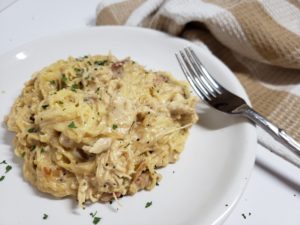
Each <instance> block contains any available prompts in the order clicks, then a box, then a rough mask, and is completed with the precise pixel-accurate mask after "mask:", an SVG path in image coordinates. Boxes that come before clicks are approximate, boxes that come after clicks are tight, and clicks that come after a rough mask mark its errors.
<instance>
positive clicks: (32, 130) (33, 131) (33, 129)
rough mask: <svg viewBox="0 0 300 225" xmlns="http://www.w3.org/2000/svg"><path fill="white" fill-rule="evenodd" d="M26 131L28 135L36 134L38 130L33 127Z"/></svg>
mask: <svg viewBox="0 0 300 225" xmlns="http://www.w3.org/2000/svg"><path fill="white" fill-rule="evenodd" d="M27 131H28V133H36V132H37V131H38V130H37V128H35V127H31V128H29V129H28V130H27Z"/></svg>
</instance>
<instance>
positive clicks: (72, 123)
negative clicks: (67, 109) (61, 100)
mask: <svg viewBox="0 0 300 225" xmlns="http://www.w3.org/2000/svg"><path fill="white" fill-rule="evenodd" d="M68 127H69V128H77V127H76V125H75V123H74V122H73V121H72V122H71V123H70V124H69V125H68Z"/></svg>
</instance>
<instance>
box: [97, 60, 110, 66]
mask: <svg viewBox="0 0 300 225" xmlns="http://www.w3.org/2000/svg"><path fill="white" fill-rule="evenodd" d="M106 63H107V60H102V61H95V62H94V64H95V65H97V66H103V65H105V64H106Z"/></svg>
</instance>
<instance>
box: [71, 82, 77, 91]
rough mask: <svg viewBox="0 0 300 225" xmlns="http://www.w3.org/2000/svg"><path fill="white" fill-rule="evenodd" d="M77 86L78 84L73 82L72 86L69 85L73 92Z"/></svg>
mask: <svg viewBox="0 0 300 225" xmlns="http://www.w3.org/2000/svg"><path fill="white" fill-rule="evenodd" d="M78 88H79V87H78V84H73V85H72V86H71V91H74V92H76V89H78Z"/></svg>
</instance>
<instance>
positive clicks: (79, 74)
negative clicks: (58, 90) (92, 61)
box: [74, 68, 84, 76]
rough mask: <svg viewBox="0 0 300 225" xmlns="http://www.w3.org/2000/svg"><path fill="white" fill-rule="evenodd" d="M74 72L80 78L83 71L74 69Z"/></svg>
mask: <svg viewBox="0 0 300 225" xmlns="http://www.w3.org/2000/svg"><path fill="white" fill-rule="evenodd" d="M74 71H75V73H76V75H78V76H81V75H82V74H83V72H84V70H83V69H80V68H74Z"/></svg>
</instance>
